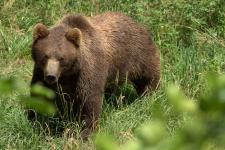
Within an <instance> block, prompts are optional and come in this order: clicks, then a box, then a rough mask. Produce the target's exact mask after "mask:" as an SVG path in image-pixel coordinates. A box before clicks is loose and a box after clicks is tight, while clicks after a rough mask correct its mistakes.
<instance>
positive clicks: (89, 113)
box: [80, 94, 102, 140]
mask: <svg viewBox="0 0 225 150" xmlns="http://www.w3.org/2000/svg"><path fill="white" fill-rule="evenodd" d="M101 98H102V94H99V95H90V96H88V97H87V98H86V99H83V100H82V102H81V105H80V108H81V122H82V123H83V121H84V123H85V124H84V126H83V128H82V134H81V137H82V138H83V139H84V140H87V138H88V136H89V135H90V133H91V131H93V130H94V129H95V127H96V125H97V123H98V120H99V116H100V114H101V109H102V99H101Z"/></svg>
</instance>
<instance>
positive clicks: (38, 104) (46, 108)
mask: <svg viewBox="0 0 225 150" xmlns="http://www.w3.org/2000/svg"><path fill="white" fill-rule="evenodd" d="M21 100H22V102H24V103H25V104H26V105H27V106H28V107H29V108H30V109H34V110H36V111H37V112H39V113H43V114H48V115H52V114H54V113H56V108H55V104H54V103H52V102H50V101H47V100H44V99H42V98H37V97H32V98H21Z"/></svg>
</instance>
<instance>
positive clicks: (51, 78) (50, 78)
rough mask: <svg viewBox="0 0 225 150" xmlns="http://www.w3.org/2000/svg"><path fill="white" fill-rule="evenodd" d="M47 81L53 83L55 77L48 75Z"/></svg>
mask: <svg viewBox="0 0 225 150" xmlns="http://www.w3.org/2000/svg"><path fill="white" fill-rule="evenodd" d="M47 80H48V81H50V82H55V80H56V76H55V75H52V74H49V75H47Z"/></svg>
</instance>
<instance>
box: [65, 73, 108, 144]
mask: <svg viewBox="0 0 225 150" xmlns="http://www.w3.org/2000/svg"><path fill="white" fill-rule="evenodd" d="M69 81H70V82H69ZM96 81H99V80H87V79H86V78H82V77H80V76H79V75H78V76H71V77H69V78H68V82H67V83H68V85H69V87H70V90H71V92H72V93H74V98H75V100H77V101H78V104H79V108H80V109H79V113H80V115H79V116H80V123H84V126H83V128H82V134H81V137H82V138H83V140H87V139H88V136H89V135H90V133H91V131H93V130H94V128H95V126H96V125H97V123H98V120H99V116H100V114H101V109H102V94H103V91H104V83H105V82H104V80H103V79H101V82H96ZM74 113H75V112H74Z"/></svg>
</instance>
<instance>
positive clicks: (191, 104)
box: [95, 74, 225, 150]
mask: <svg viewBox="0 0 225 150" xmlns="http://www.w3.org/2000/svg"><path fill="white" fill-rule="evenodd" d="M206 80H207V83H208V88H209V89H208V93H206V94H205V95H203V96H202V97H201V98H199V100H197V101H196V100H191V99H187V98H186V97H185V96H184V95H183V94H182V92H181V91H180V90H178V89H177V88H175V87H174V86H172V87H171V88H170V89H168V92H167V96H168V100H169V101H170V102H171V105H172V106H173V108H174V111H175V112H176V114H177V116H178V115H180V114H181V113H189V114H190V115H192V116H193V119H191V120H189V121H187V122H186V125H185V126H184V127H182V128H180V129H179V130H178V131H177V134H176V135H175V136H174V138H172V139H165V138H164V137H163V134H164V132H166V127H165V125H164V121H163V119H162V117H159V116H158V117H157V116H156V118H155V119H154V120H153V121H152V122H151V123H149V124H147V125H143V126H142V127H140V129H139V137H138V138H137V139H136V140H135V141H131V142H128V143H127V144H125V145H124V146H122V148H118V147H117V146H114V147H113V145H116V143H112V139H111V138H108V137H105V136H104V135H99V136H97V137H96V139H95V141H96V146H97V147H98V148H99V149H100V150H113V149H121V150H150V149H152V150H153V149H154V150H200V149H210V148H211V147H210V146H211V145H210V144H209V143H213V142H215V143H216V145H217V148H222V147H223V148H224V147H225V118H224V116H225V77H224V76H223V77H219V76H215V75H210V74H209V75H207V77H206ZM108 143H110V147H107V146H108Z"/></svg>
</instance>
